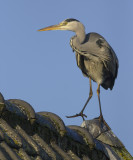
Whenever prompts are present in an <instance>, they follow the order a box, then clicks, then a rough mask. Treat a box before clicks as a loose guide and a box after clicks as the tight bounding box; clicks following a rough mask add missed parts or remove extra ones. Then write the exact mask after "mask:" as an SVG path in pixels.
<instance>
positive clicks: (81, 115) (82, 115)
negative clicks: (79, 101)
mask: <svg viewBox="0 0 133 160" xmlns="http://www.w3.org/2000/svg"><path fill="white" fill-rule="evenodd" d="M79 116H80V117H82V119H83V121H84V120H85V119H84V117H86V118H87V116H86V115H85V114H83V112H82V111H81V112H80V113H79V114H75V115H73V116H66V117H67V118H75V117H79Z"/></svg>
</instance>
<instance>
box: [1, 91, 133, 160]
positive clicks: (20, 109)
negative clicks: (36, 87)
mask: <svg viewBox="0 0 133 160" xmlns="http://www.w3.org/2000/svg"><path fill="white" fill-rule="evenodd" d="M100 126H101V125H99V121H98V120H97V119H93V120H88V121H84V122H83V124H82V125H81V126H65V124H64V122H63V121H62V119H61V118H60V117H58V116H57V115H55V114H54V113H50V112H39V113H35V111H34V109H33V108H32V106H31V105H30V104H28V103H27V102H25V101H22V100H17V99H10V100H4V98H3V96H2V94H0V160H109V159H111V160H120V159H126V160H132V159H133V158H132V157H131V155H130V154H129V153H128V151H127V150H126V149H125V147H124V146H123V144H122V143H121V142H120V140H119V139H118V138H117V137H116V136H115V135H114V134H113V133H112V131H111V130H107V128H106V126H104V125H103V128H102V129H101V127H100Z"/></svg>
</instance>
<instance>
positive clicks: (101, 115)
mask: <svg viewBox="0 0 133 160" xmlns="http://www.w3.org/2000/svg"><path fill="white" fill-rule="evenodd" d="M97 95H98V101H99V109H100V117H101V118H103V114H102V108H101V101H100V84H98V87H97Z"/></svg>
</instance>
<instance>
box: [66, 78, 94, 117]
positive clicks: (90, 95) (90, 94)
mask: <svg viewBox="0 0 133 160" xmlns="http://www.w3.org/2000/svg"><path fill="white" fill-rule="evenodd" d="M89 83H90V92H89V97H88V99H87V101H86V103H85V105H84V107H83V109H82V110H81V112H80V113H79V114H75V115H73V116H66V117H67V118H74V117H78V116H81V117H82V118H83V120H85V119H84V117H87V116H86V115H85V114H83V112H84V110H85V108H86V106H87V104H88V102H89V101H90V99H91V97H92V95H93V92H92V84H91V78H90V77H89Z"/></svg>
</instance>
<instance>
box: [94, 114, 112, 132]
mask: <svg viewBox="0 0 133 160" xmlns="http://www.w3.org/2000/svg"><path fill="white" fill-rule="evenodd" d="M96 119H98V120H99V122H100V124H101V128H103V124H102V123H104V124H105V126H106V127H107V129H108V130H111V128H110V127H109V125H108V124H107V123H106V121H105V120H104V118H103V116H99V117H97V118H96Z"/></svg>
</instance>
